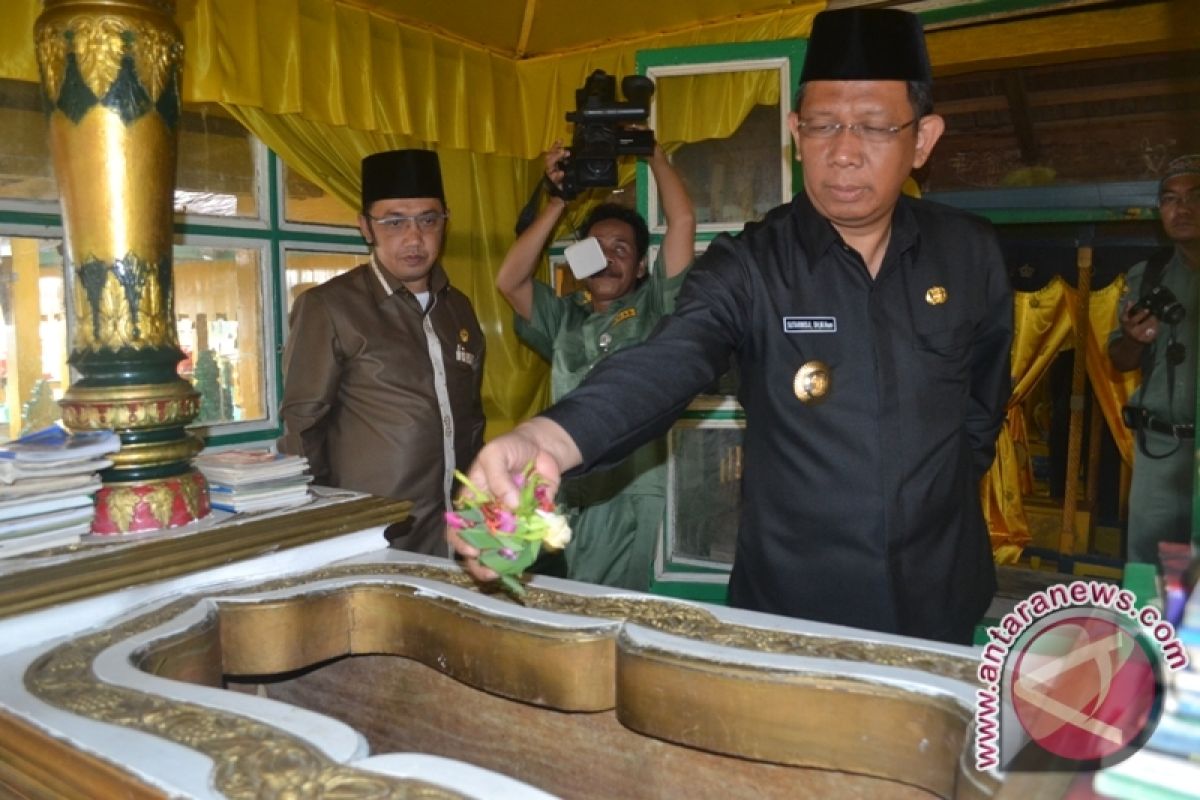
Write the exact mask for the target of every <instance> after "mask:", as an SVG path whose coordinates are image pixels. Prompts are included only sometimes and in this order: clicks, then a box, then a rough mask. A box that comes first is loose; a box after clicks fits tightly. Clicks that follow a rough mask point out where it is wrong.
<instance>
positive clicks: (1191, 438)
mask: <svg viewBox="0 0 1200 800" xmlns="http://www.w3.org/2000/svg"><path fill="white" fill-rule="evenodd" d="M1158 207H1159V214H1160V216H1161V218H1162V224H1163V229H1164V230H1165V231H1166V234H1167V237H1168V238H1169V239H1170V240H1171V241H1172V242H1174V245H1175V246H1174V248H1173V251H1172V252H1171V253H1170V255H1169V258H1166V259H1154V258H1151V259H1150V260H1149V261H1147V262H1143V263H1141V264H1138V265H1136V266H1135V267H1133V268H1132V269H1131V270H1129V274H1128V276H1127V277H1126V281H1127V284H1128V287H1127V290H1126V294H1125V296H1124V297H1123V298H1122V302H1121V304H1120V311H1119V312H1118V320H1117V321H1118V323H1119V324H1120V330H1118V331H1114V332H1113V334H1112V336H1111V337H1110V338H1109V342H1108V356H1109V359H1110V360H1111V361H1112V363H1113V366H1114V367H1116V368H1117V369H1119V370H1121V371H1122V372H1128V371H1129V370H1133V369H1137V368H1139V367H1140V368H1141V370H1142V383H1141V385H1140V386H1139V387H1138V389H1137V391H1136V392H1134V395H1133V397H1132V398H1131V400H1130V406H1129V407H1128V408H1127V409H1126V424H1129V425H1130V426H1131V427H1132V428H1133V429H1134V440H1135V444H1136V447H1135V451H1136V454H1135V456H1134V466H1133V485H1132V487H1131V489H1130V492H1129V529H1128V531H1129V532H1128V543H1129V544H1128V553H1127V560H1128V561H1138V562H1146V563H1150V564H1156V565H1157V564H1158V563H1159V559H1158V544H1159V542H1185V543H1186V542H1189V541H1191V529H1192V469H1193V466H1192V465H1193V452H1192V450H1193V447H1194V446H1195V430H1196V427H1195V422H1196V341H1197V337H1196V333H1197V328H1196V316H1197V306H1198V305H1200V303H1198V302H1197V291H1198V290H1200V284H1198V283H1197V270H1198V269H1200V154H1197V155H1189V156H1182V157H1180V158H1177V159H1175V160H1174V161H1172V162H1171V163H1170V164H1169V165H1168V166H1167V170H1166V173H1165V175H1164V177H1163V179H1162V181H1161V182H1160V183H1159V190H1158ZM1156 262H1157V264H1156ZM1156 287H1157V288H1158V289H1159V291H1157V292H1154V289H1155V288H1156ZM1164 289H1165V290H1166V291H1162V290H1164ZM1152 292H1153V294H1152ZM1176 303H1177V304H1178V306H1181V307H1182V310H1184V311H1186V315H1185V316H1184V317H1183V318H1182V319H1178V318H1177V317H1178V315H1179V313H1180V309H1179V308H1175V307H1174V304H1176ZM1172 317H1175V318H1176V321H1175V322H1170V321H1169V319H1170V318H1172Z"/></svg>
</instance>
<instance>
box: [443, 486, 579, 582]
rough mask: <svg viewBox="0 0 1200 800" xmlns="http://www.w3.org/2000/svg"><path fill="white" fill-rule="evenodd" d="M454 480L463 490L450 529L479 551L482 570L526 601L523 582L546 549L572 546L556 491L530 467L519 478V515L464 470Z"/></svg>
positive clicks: (448, 515)
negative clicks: (496, 577)
mask: <svg viewBox="0 0 1200 800" xmlns="http://www.w3.org/2000/svg"><path fill="white" fill-rule="evenodd" d="M454 475H455V477H457V478H458V480H459V483H461V484H462V485H463V490H462V492H460V493H459V495H458V498H457V499H456V500H455V501H454V510H453V511H447V512H446V524H447V525H449V526H450V527H452V528H454V529H455V530H456V531H458V535H459V536H461V537H462V539H463V541H465V542H466V543H467V544H469V545H471V546H472V547H474V548H476V549H478V550H479V563H480V564H482V565H483V566H485V567H487V568H488V569H491V570H494V571H495V572H496V574H498V575H499V576H500V582H501V583H502V584H503V585H504V587H505V588H506V589H508V590H509V591H510V592H512V593H513V594H514V595H515V596H517V597H521V596H522V595H524V594H525V587H524V586H523V585H522V584H521V581H520V580H519V576H520V575H521V573H523V572H524V571H525V570H527V569H528V568H529V567H530V566H531V565H532V564H533V562H534V561H536V560H537V557H538V553H539V552H540V551H541V549H542V547H543V546H544V547H545V548H546V549H547V550H561V549H562V548H564V547H566V546H567V542H569V541H571V527H570V525H568V524H567V520H566V518H565V517H563V516H562V515H561V514H559V513H558V511H557V507H556V506H555V505H554V496H553V495H552V494H551V493H550V487H549V486H548V485H547V484H546V483H545V481H544V480H543V479H542V477H541V476H540V475H538V474H537V473H536V472H534V471H533V464H529V465H528V466H527V467H525V469H524V470H523V471H522V472H521V473H520V474H519V475H516V476H514V482H515V483H516V484H517V488H518V489H520V490H521V499H520V502H519V503H518V504H517V508H516V509H515V510H514V509H510V508H508V507H507V506H505V505H504V504H503V503H501V502H500V501H499V500H497V499H496V498H494V497H492V496H491V495H490V494H489V493H487V492H484V491H481V490H480V489H479V488H478V487H476V486H475V485H474V484H473V483H471V481H470V480H468V479H467V476H466V475H463V474H462V473H461V472H459V471H458V470H455V471H454Z"/></svg>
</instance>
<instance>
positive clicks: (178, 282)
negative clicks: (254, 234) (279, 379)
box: [175, 245, 274, 424]
mask: <svg viewBox="0 0 1200 800" xmlns="http://www.w3.org/2000/svg"><path fill="white" fill-rule="evenodd" d="M261 270H262V264H261V253H260V251H259V250H258V249H257V248H242V249H235V248H232V247H221V246H195V245H177V246H176V247H175V318H176V320H177V324H178V329H179V345H180V347H181V348H182V349H183V352H184V353H185V354H186V356H187V358H186V359H185V360H184V361H182V362H180V365H179V374H180V375H182V376H183V377H185V378H187V379H188V380H190V381H191V382H192V384H193V385H194V386H195V387H196V389H197V391H199V392H200V397H201V400H200V415H199V417H197V419H196V422H197V423H200V424H213V423H216V422H241V421H247V420H262V419H266V418H267V403H268V401H269V398H268V396H267V388H266V373H265V370H266V367H265V364H266V363H268V362H267V359H266V350H265V345H264V332H263V331H264V327H265V326H264V319H263V308H264V306H263V301H262V291H261V287H262V276H261ZM269 363H270V364H271V365H272V367H271V368H272V369H273V368H274V358H272V359H271V360H270V362H269Z"/></svg>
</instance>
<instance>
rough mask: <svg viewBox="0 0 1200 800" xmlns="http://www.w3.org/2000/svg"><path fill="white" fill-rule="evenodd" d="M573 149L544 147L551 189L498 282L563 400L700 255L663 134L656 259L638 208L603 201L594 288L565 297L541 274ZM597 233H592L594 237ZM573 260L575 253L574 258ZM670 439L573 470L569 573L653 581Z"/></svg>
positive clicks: (589, 283)
mask: <svg viewBox="0 0 1200 800" xmlns="http://www.w3.org/2000/svg"><path fill="white" fill-rule="evenodd" d="M567 158H568V152H567V150H566V149H565V148H563V146H562V142H555V143H554V147H553V148H552V149H551V150H550V152H548V153H547V154H546V157H545V160H546V181H547V183H548V185H549V186H550V187H553V188H552V191H551V196H550V198H549V200H548V201H547V202H546V205H545V206H544V207H543V208H542V210H541V212H540V213H539V214H538V216H537V217H536V218H535V219H534V221H533V222H532V223H531V224H530V225H529V226H528V227H527V228H526V229H525V230H524V231H522V232H521V234H520V235H519V236H518V237H517V241H516V242H514V243H513V246H512V247H511V248H510V249H509V251H508V253H507V255H505V257H504V262H503V263H502V264H501V266H500V271H499V273H497V275H496V288H497V289H499V290H500V293H501V294H503V295H504V297H505V299H506V300H508V302H509V304H510V305H511V306H512V307H513V311H514V312H515V313H514V318H515V326H516V332H517V335H518V336H520V337H521V339H523V340H524V341H525V343H526V344H528V345H529V346H530V347H531V348H532V349H533V350H534V351H536V352H537V353H538V354H539V355H541V356H542V357H543V358H545V359H546V360H547V361H549V362H550V392H551V399H552V400H554V401H556V402H557V401H558V400H560V399H561V398H562V397H563V396H564V395H566V394H567V393H568V392H570V391H571V390H572V389H574V388H575V387H576V386H578V385H579V383H580V381H582V380H583V378H584V376H586V375H587V373H588V372H589V371H590V370H591V369H592V368H593V367H594V366H595V365H596V364H597V363H599V362H600V361H601V360H602V359H604V358H606V357H608V356H609V355H612V354H613V353H616V352H618V351H620V350H623V349H625V348H626V347H629V346H630V345H634V344H638V343H639V342H641V341H642V340H643V339H645V338H646V337H647V336H648V335H649V334H650V332H651V331H652V330H653V329H654V326H655V325H657V324H658V321H659V320H660V319H661V318H662V316H663V315H664V314H667V313H669V312H670V310H671V309H672V308H673V307H674V304H675V295H676V294H677V293H678V291H679V287H680V285H681V284H682V283H683V275H684V273H685V270H686V269H687V267H688V265H689V264H691V263H692V259H693V257H694V255H695V251H694V247H695V238H696V220H695V212H694V211H693V209H692V201H691V198H689V197H688V193H687V190H686V189H685V188H684V185H683V181H682V180H681V179H680V177H679V175H678V173H676V172H675V169H674V167H672V166H671V162H670V160H668V158H667V155H666V153H664V152H663V149H662V148H661V147H659V146H658V145H655V146H654V152H653V154H652V155H651V156H650V157H649V159H648V161H649V166H650V171H651V172H652V173H653V175H654V179H655V182H656V183H657V184H658V191H659V197H660V198H661V200H662V207H663V216H664V217H665V221H666V234H665V235H664V236H663V242H662V249H661V251H660V253H659V257H658V259H657V261H656V263H655V265H654V268H653V269H650V268H649V267H648V264H647V261H646V259H647V252H646V251H647V248H648V246H649V242H650V231H649V228H648V227H647V225H646V221H645V220H644V219H642V217H641V215H640V214H638V213H637V212H636V211H634V210H633V209H630V208H626V207H624V206H620V205H616V204H613V203H604V204H601V205H599V206H596V207H595V208H594V209H592V211H591V212H590V213H589V214H588V217H587V219H586V220H585V221H584V224H583V226H582V228H581V231H580V233H581V234H582V236H583V237H588V238H594V239H595V246H596V247H597V248H598V249H599V251H600V253H601V254H600V255H599V256H598V257H597V262H596V264H595V265H594V266H592V267H590V268H591V269H595V268H596V267H599V268H600V269H599V271H597V272H594V273H592V274H591V275H589V276H587V277H585V278H583V280H584V283H585V285H586V287H587V288H586V290H585V291H582V292H576V293H574V294H572V295H570V296H568V297H558V296H557V295H556V294H555V292H554V290H553V289H552V288H551V287H550V286H549V285H547V284H545V283H542V282H540V281H537V280H535V279H534V277H533V273H534V272H535V271H536V269H537V266H538V263H539V262H540V260H541V256H542V251H543V250H544V249H545V247H546V245H547V243H548V242H549V240H550V236H551V235H552V234H553V232H554V229H555V227H556V226H557V225H558V222H559V220H560V219H562V216H563V214H564V213H565V212H566V209H567V200H566V198H565V197H564V196H563V195H564V191H563V181H564V178H565V177H566V176H565V173H564V170H563V165H564V161H565V160H566V159H567ZM589 244H591V243H589ZM572 266H573V267H574V265H572ZM665 472H666V446H665V443H664V442H663V440H661V439H659V440H655V441H652V442H649V443H647V444H645V445H643V446H642V447H640V448H638V449H637V450H636V451H634V452H633V454H631V455H630V456H629V457H628V458H626V459H625V460H624V461H622V462H621V463H620V464H618V465H616V466H614V467H613V468H612V469H608V470H604V471H601V472H597V473H594V474H591V475H586V476H583V477H580V478H575V479H573V480H568V481H565V482H564V483H563V485H562V488H561V491H560V492H559V502H560V503H562V504H563V505H564V506H566V508H567V510H568V518H569V520H570V523H571V529H572V531H573V533H572V537H571V542H570V544H569V545H568V546H567V550H566V560H567V570H566V573H567V577H570V578H573V579H574V580H579V581H585V582H588V583H599V584H603V585H606V586H619V587H623V588H626V589H638V590H642V591H644V590H646V589H647V588H649V585H650V569H651V564H652V561H653V558H654V543H655V535H656V533H657V531H658V526H659V523H660V522H661V521H662V518H663V511H664V507H665V503H666V478H665Z"/></svg>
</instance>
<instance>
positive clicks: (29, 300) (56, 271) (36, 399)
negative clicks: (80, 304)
mask: <svg viewBox="0 0 1200 800" xmlns="http://www.w3.org/2000/svg"><path fill="white" fill-rule="evenodd" d="M59 250H60V247H59V242H58V241H57V240H53V239H25V238H17V237H11V238H10V237H4V236H0V326H2V334H3V335H2V336H0V401H2V402H0V438H4V439H8V438H12V437H14V436H18V435H20V434H21V433H22V432H28V431H31V430H36V429H38V428H41V427H45V426H46V425H49V424H50V423H52V422H54V421H55V420H57V419H59V417H60V416H61V414H60V412H59V408H58V403H57V401H58V400H59V399H60V398H61V397H62V395H63V392H64V391H65V390H66V388H67V385H68V383H69V381H70V371H69V370H68V368H67V354H68V352H69V350H70V345H69V342H68V339H67V315H66V307H65V303H64V293H63V264H62V255H61V254H60V252H59Z"/></svg>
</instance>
